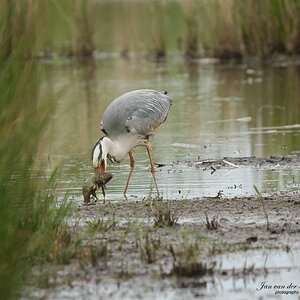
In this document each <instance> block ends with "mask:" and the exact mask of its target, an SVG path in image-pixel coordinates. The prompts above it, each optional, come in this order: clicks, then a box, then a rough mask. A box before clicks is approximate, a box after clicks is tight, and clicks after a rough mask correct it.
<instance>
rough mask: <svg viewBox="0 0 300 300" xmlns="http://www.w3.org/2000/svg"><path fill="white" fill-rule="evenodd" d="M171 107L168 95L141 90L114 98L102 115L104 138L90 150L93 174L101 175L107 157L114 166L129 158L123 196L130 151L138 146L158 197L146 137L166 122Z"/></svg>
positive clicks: (130, 173) (148, 143)
mask: <svg viewBox="0 0 300 300" xmlns="http://www.w3.org/2000/svg"><path fill="white" fill-rule="evenodd" d="M171 104H172V100H171V98H170V97H169V96H168V95H167V92H158V91H155V90H150V89H141V90H135V91H131V92H128V93H126V94H123V95H121V96H119V97H117V98H116V99H115V100H114V101H112V102H111V104H110V105H109V106H108V107H107V109H106V110H105V112H104V114H103V119H102V121H101V130H102V132H103V133H104V134H105V135H104V136H103V137H101V138H100V139H99V140H98V141H97V142H96V144H95V146H94V147H93V150H92V161H93V166H94V168H95V172H97V173H104V172H105V171H106V167H107V158H108V159H109V160H110V161H111V162H113V163H115V162H116V163H120V162H121V161H122V160H123V159H124V158H125V157H126V156H127V155H129V159H130V171H129V175H128V179H127V183H126V186H125V190H124V196H125V197H126V193H127V189H128V185H129V181H130V178H131V175H132V173H133V169H134V164H135V161H134V158H133V154H132V149H133V148H135V147H138V146H143V147H146V149H147V153H148V156H149V161H150V167H151V168H150V171H151V174H152V177H153V180H154V183H155V187H156V191H157V194H158V196H159V190H158V187H157V182H156V176H155V167H154V163H153V157H152V146H151V143H150V141H149V138H150V136H152V135H153V134H154V130H155V129H156V128H157V127H158V126H160V125H161V124H162V123H164V121H165V120H166V118H167V115H168V112H169V109H170V106H171Z"/></svg>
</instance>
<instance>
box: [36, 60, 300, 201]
mask: <svg viewBox="0 0 300 300" xmlns="http://www.w3.org/2000/svg"><path fill="white" fill-rule="evenodd" d="M41 66H42V68H44V69H45V85H46V84H47V82H49V78H51V81H52V84H53V87H54V89H55V90H60V89H61V88H63V92H62V93H59V94H58V95H59V100H58V106H57V109H56V111H55V113H54V116H53V119H52V123H51V124H50V126H49V130H48V132H47V134H46V137H45V142H44V145H43V149H44V150H43V158H44V159H45V160H46V161H47V163H48V165H49V167H51V168H53V167H54V166H56V165H59V166H60V167H61V173H60V177H59V188H58V190H59V192H60V191H61V192H65V191H68V192H69V193H70V194H71V195H72V196H74V197H75V198H76V199H77V200H78V201H81V186H82V182H83V180H84V179H85V178H86V177H87V176H88V175H89V174H91V173H92V172H93V168H92V164H91V161H90V154H91V149H92V147H93V145H94V143H95V141H96V140H97V139H98V138H99V137H100V136H101V135H102V134H101V131H100V127H99V124H100V121H101V118H102V114H103V112H104V110H105V108H106V107H107V106H108V105H109V103H110V102H111V101H112V100H113V99H114V98H116V97H117V96H118V95H120V94H122V93H125V92H127V91H130V90H134V89H140V88H151V89H157V90H161V91H164V90H167V91H168V93H169V95H170V96H171V97H172V98H173V100H174V104H173V105H172V107H171V110H170V113H169V117H168V119H167V121H166V123H164V124H163V125H162V126H161V127H160V128H159V129H158V130H157V132H156V135H155V137H154V139H153V149H154V159H155V162H156V163H163V164H173V163H174V164H173V166H172V167H170V168H169V169H168V168H163V169H161V170H160V169H158V170H157V179H158V183H159V187H160V189H161V192H162V194H163V195H164V197H169V198H181V197H184V198H191V197H197V196H200V197H201V196H214V195H216V194H217V192H218V191H219V190H223V193H224V195H225V196H228V197H232V196H235V195H248V194H254V193H255V192H254V189H253V184H255V185H256V186H257V187H258V188H259V189H260V190H262V191H263V192H264V191H266V192H269V193H271V192H274V191H278V190H299V182H300V180H299V178H300V175H299V174H300V171H299V170H297V169H286V170H281V169H278V170H276V169H275V170H258V169H254V168H251V167H249V168H248V167H245V168H241V169H231V168H228V169H224V170H217V171H216V172H214V173H213V174H211V172H207V171H203V170H202V169H196V168H189V167H179V166H177V165H176V163H177V162H178V161H179V162H184V161H194V160H197V159H217V158H222V157H224V156H225V157H226V156H227V157H237V156H242V157H244V156H257V157H262V156H270V155H286V154H289V153H291V152H293V151H299V150H300V128H299V126H298V127H297V126H291V125H295V124H300V85H299V82H300V68H299V67H287V68H281V67H268V68H263V69H257V70H249V69H246V67H243V66H224V65H212V64H201V63H199V62H195V63H193V64H186V63H185V62H184V61H182V60H181V59H178V58H176V57H170V58H169V59H168V60H167V61H166V62H163V63H159V64H158V63H155V62H151V61H147V60H144V59H131V60H130V59H122V58H119V57H117V56H116V57H114V56H107V57H106V56H103V57H102V56H101V57H97V58H96V59H95V60H93V61H89V60H88V61H83V62H82V63H70V62H69V61H57V62H56V61H55V62H53V61H52V62H51V63H48V62H46V63H43V64H41ZM135 159H136V168H135V172H134V174H133V177H132V181H131V184H130V186H129V195H132V196H131V197H137V198H142V197H144V196H147V195H149V194H150V191H151V189H152V187H153V186H152V183H151V174H150V172H149V164H148V158H147V155H146V151H145V149H143V148H137V149H136V151H135ZM108 171H109V172H112V173H113V174H114V178H113V180H112V181H111V182H110V183H109V185H108V192H107V198H108V199H110V200H117V199H120V198H122V192H123V189H124V186H125V183H126V179H127V175H128V171H129V161H128V159H127V160H125V161H123V162H122V164H119V165H113V166H110V167H109V168H108Z"/></svg>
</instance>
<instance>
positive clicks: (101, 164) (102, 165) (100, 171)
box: [97, 159, 106, 174]
mask: <svg viewBox="0 0 300 300" xmlns="http://www.w3.org/2000/svg"><path fill="white" fill-rule="evenodd" d="M105 171H106V165H105V161H104V159H101V160H100V161H99V163H98V166H97V173H98V174H103V173H105Z"/></svg>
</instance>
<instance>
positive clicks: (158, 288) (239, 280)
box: [37, 250, 300, 300]
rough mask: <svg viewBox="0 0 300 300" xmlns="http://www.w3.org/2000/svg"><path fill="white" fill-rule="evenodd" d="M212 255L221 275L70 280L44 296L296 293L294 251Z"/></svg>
mask: <svg viewBox="0 0 300 300" xmlns="http://www.w3.org/2000/svg"><path fill="white" fill-rule="evenodd" d="M213 261H216V262H217V266H216V268H217V269H221V270H223V273H222V275H220V274H215V275H213V276H211V277H210V276H208V277H202V278H196V277H193V278H181V279H177V280H176V278H173V277H167V278H165V279H160V280H159V281H157V280H155V279H154V278H152V279H149V278H147V279H145V278H144V277H143V275H142V274H141V275H140V276H134V277H133V278H131V279H127V280H116V279H109V278H103V279H101V281H100V282H97V281H93V280H90V281H88V282H86V281H84V282H83V281H74V282H72V287H70V286H63V287H60V288H58V289H55V290H53V291H52V292H50V293H48V294H47V299H74V298H78V297H79V298H81V299H83V298H84V299H90V300H94V299H106V298H107V297H109V299H121V298H122V299H157V300H160V299H183V298H184V299H215V300H223V299H224V300H225V299H299V294H300V285H299V280H298V278H299V273H300V265H299V261H300V253H299V252H297V251H293V252H282V251H276V250H272V251H270V250H268V251H264V250H254V251H253V250H251V251H247V252H242V253H229V254H224V255H221V256H219V257H217V260H216V258H213ZM61 272H62V274H63V273H64V271H63V270H62V271H61ZM287 293H288V294H287ZM37 295H39V296H40V297H41V294H39V292H37Z"/></svg>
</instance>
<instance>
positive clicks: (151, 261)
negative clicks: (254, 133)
mask: <svg viewBox="0 0 300 300" xmlns="http://www.w3.org/2000/svg"><path fill="white" fill-rule="evenodd" d="M183 164H191V165H193V166H194V167H196V168H200V167H201V168H207V169H209V170H211V171H213V170H214V169H218V168H236V167H244V166H247V167H249V166H251V167H255V168H269V169H274V168H282V169H285V168H294V169H300V154H299V153H294V154H292V155H289V156H285V157H268V158H255V157H245V158H224V159H220V160H202V161H194V162H185V163H183ZM165 167H166V166H164V165H160V166H158V168H165ZM168 167H169V166H168ZM170 220H171V221H173V222H170ZM69 227H70V228H72V236H73V239H74V240H76V239H77V240H79V239H80V243H79V245H80V246H78V248H77V250H76V251H75V253H73V255H72V256H71V257H70V259H69V261H68V263H67V264H64V265H62V264H58V265H57V268H56V270H55V272H54V273H53V274H51V275H49V278H48V281H47V282H48V286H47V287H40V288H35V289H30V292H29V294H30V297H32V298H43V299H73V298H77V299H79V298H81V299H108V298H109V299H121V298H122V299H182V297H184V298H185V299H198V298H199V297H200V298H201V297H202V298H204V299H208V298H209V299H225V298H226V297H230V299H241V298H243V299H247V297H248V296H249V297H251V299H256V298H257V299H262V298H260V297H263V296H270V297H273V296H274V297H275V291H273V290H271V291H268V293H269V294H268V293H267V294H263V293H262V291H258V290H257V287H259V286H260V283H261V282H262V281H269V282H270V281H272V278H275V279H274V280H275V281H278V282H277V283H280V282H284V280H285V278H287V277H286V274H285V272H289V274H294V275H293V276H296V275H299V274H300V264H299V261H298V262H296V263H294V265H285V264H283V265H280V264H277V263H273V264H271V265H267V264H266V263H263V264H259V263H258V260H257V259H256V257H257V255H258V254H259V255H260V254H262V253H265V255H266V257H268V255H269V256H270V257H272V255H274V251H275V252H276V253H279V257H283V256H285V255H287V256H289V255H290V253H293V255H294V257H299V251H300V234H299V233H300V192H299V191H293V192H278V193H274V194H271V195H270V194H267V195H265V194H261V193H260V192H259V191H258V193H257V195H255V196H247V197H234V198H230V199H229V198H225V197H224V196H223V195H222V193H220V194H217V195H216V196H215V197H199V198H197V197H195V198H194V199H181V200H172V199H163V200H161V199H160V200H157V199H153V198H146V199H135V198H134V197H132V198H131V200H130V199H129V200H120V201H111V202H108V201H107V202H105V203H103V202H102V201H99V202H98V203H97V205H95V206H84V205H82V203H80V204H76V205H75V208H74V212H73V216H72V217H71V218H70V220H69ZM272 253H273V254H272ZM226 257H227V258H226ZM228 257H229V260H230V257H231V259H233V261H234V260H236V262H237V264H234V263H232V264H230V263H228ZM235 257H238V258H236V259H235ZM245 257H248V260H247V259H246V258H245ZM249 257H250V258H249ZM251 257H252V258H253V259H252V261H251ZM275 261H276V260H275ZM277 261H278V262H279V261H280V258H279V259H278V260H277ZM291 270H292V271H291ZM293 272H294V273H293ZM274 274H275V275H276V276H277V277H276V276H275V275H274ZM272 276H275V277H272ZM298 278H299V276H298ZM229 281H230V282H233V283H231V284H230V287H228V285H227V284H228V282H229ZM239 281H242V283H241V286H240V287H239V288H236V285H238V283H239ZM250 282H251V284H252V285H251V284H250ZM297 291H298V292H299V289H294V292H295V295H297V294H296V292H297ZM78 297H79V298H78ZM222 297H225V298H222ZM24 299H26V296H24ZM227 299H229V298H227Z"/></svg>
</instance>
